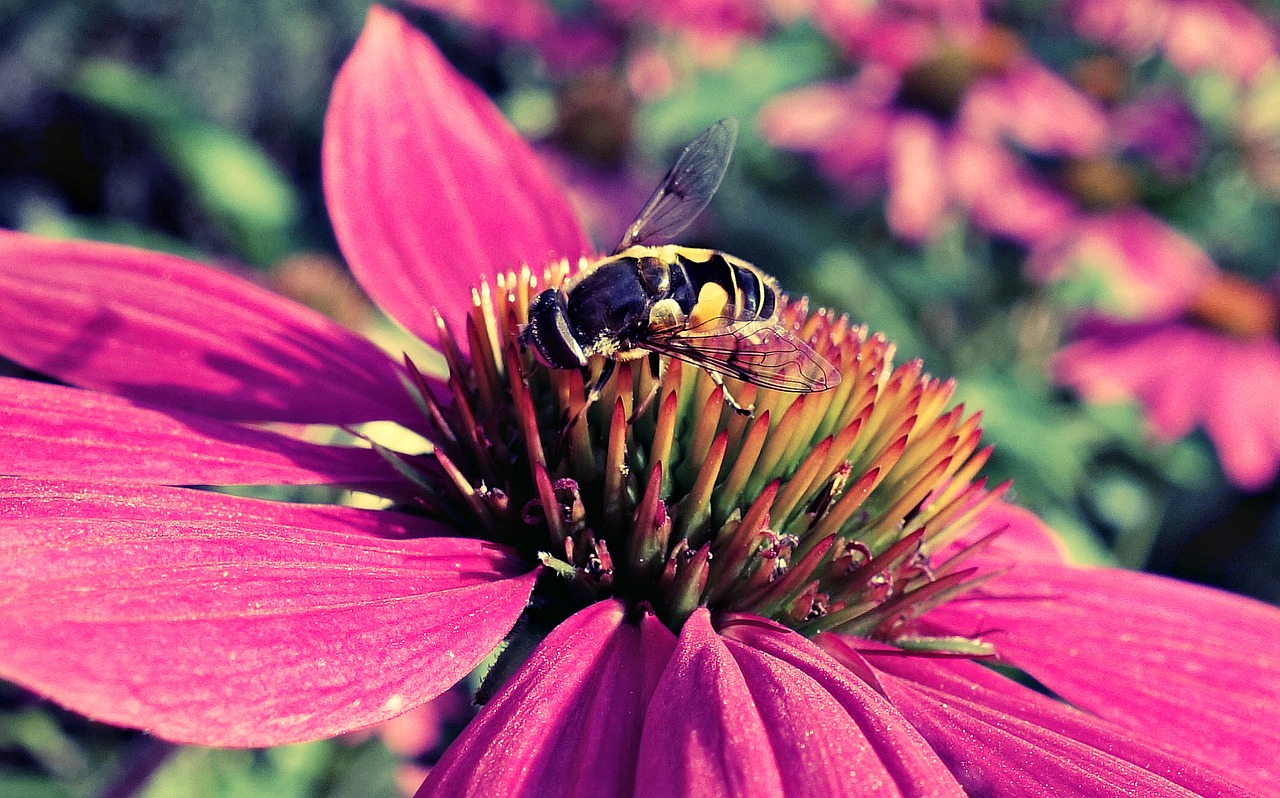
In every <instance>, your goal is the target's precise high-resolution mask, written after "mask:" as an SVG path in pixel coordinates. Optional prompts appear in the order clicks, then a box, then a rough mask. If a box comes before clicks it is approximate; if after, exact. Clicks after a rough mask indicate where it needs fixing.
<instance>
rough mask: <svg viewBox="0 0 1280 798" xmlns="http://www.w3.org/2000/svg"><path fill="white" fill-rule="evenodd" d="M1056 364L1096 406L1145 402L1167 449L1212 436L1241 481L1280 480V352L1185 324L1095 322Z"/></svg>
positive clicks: (1258, 484)
mask: <svg viewBox="0 0 1280 798" xmlns="http://www.w3.org/2000/svg"><path fill="white" fill-rule="evenodd" d="M1077 335H1078V336H1079V337H1078V339H1077V340H1076V341H1074V342H1072V343H1071V344H1069V345H1068V346H1067V347H1065V348H1064V349H1063V350H1062V351H1060V352H1058V353H1057V355H1056V356H1055V358H1054V364H1053V368H1054V378H1055V379H1056V380H1057V381H1058V382H1060V383H1062V384H1065V385H1070V386H1071V387H1073V388H1074V389H1076V390H1077V391H1079V392H1080V393H1081V394H1082V395H1083V396H1084V397H1086V398H1087V399H1089V400H1090V401H1094V402H1110V401H1117V400H1121V399H1134V400H1136V401H1138V402H1139V403H1140V404H1141V405H1142V407H1143V408H1144V410H1145V411H1146V413H1147V418H1148V420H1149V422H1150V424H1151V428H1152V430H1153V431H1154V432H1155V434H1156V435H1158V436H1159V437H1161V438H1163V439H1166V440H1168V439H1174V438H1178V437H1181V436H1183V435H1186V434H1187V433H1189V432H1191V430H1192V429H1194V428H1195V427H1197V426H1203V427H1204V429H1205V431H1206V432H1207V433H1208V435H1209V438H1210V440H1212V441H1213V445H1214V447H1215V449H1216V450H1217V452H1218V457H1219V458H1220V459H1221V461H1222V466H1223V469H1224V470H1225V471H1226V473H1227V476H1228V477H1229V478H1230V479H1231V481H1233V482H1235V483H1236V484H1237V485H1240V486H1242V487H1245V488H1249V489H1253V490H1257V489H1260V488H1263V487H1266V486H1267V485H1269V484H1270V483H1271V481H1272V480H1274V479H1275V477H1276V474H1277V472H1278V471H1280V416H1278V415H1277V414H1276V413H1275V412H1274V404H1275V402H1274V399H1275V396H1276V395H1277V392H1280V344H1277V343H1276V342H1275V341H1273V340H1270V339H1264V340H1256V341H1240V340H1237V339H1234V338H1230V337H1227V336H1225V335H1222V334H1220V333H1216V332H1213V331H1211V330H1206V329H1203V328H1200V327H1196V326H1193V325H1190V324H1184V323H1172V322H1171V323H1166V324H1142V325H1139V324H1122V323H1116V322H1110V321H1107V320H1104V319H1091V320H1089V322H1087V323H1086V324H1084V325H1082V327H1081V329H1080V331H1079V332H1078V333H1077Z"/></svg>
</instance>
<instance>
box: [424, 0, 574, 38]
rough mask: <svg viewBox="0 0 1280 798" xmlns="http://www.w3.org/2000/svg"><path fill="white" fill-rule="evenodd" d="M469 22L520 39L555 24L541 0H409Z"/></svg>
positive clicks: (536, 35) (538, 34) (537, 33)
mask: <svg viewBox="0 0 1280 798" xmlns="http://www.w3.org/2000/svg"><path fill="white" fill-rule="evenodd" d="M409 2H410V4H412V5H415V6H421V7H422V8H426V9H430V10H432V11H436V12H439V13H441V14H445V15H448V16H450V17H456V18H457V19H461V20H464V21H465V22H467V23H468V24H470V25H475V26H477V27H480V28H484V29H487V30H492V31H493V32H495V33H497V34H499V35H502V36H507V37H510V38H513V39H517V40H520V41H533V40H534V39H536V38H538V37H539V36H540V35H542V34H544V33H548V32H550V31H551V29H552V28H554V26H555V24H556V18H555V13H554V12H553V11H552V10H551V7H550V6H548V5H547V4H546V3H545V2H543V0H503V2H500V3H498V2H492V0H409Z"/></svg>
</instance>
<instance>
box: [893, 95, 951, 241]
mask: <svg viewBox="0 0 1280 798" xmlns="http://www.w3.org/2000/svg"><path fill="white" fill-rule="evenodd" d="M887 147H888V181H889V205H888V208H887V210H886V213H887V214H888V216H889V226H890V227H891V228H893V231H894V232H895V233H897V234H898V235H900V236H902V237H903V238H906V239H908V240H910V241H920V240H923V239H925V238H928V237H929V236H931V235H933V234H934V233H936V232H938V228H939V225H940V224H941V222H942V214H943V213H944V212H945V211H946V209H947V206H948V204H949V202H950V195H949V194H948V191H947V186H946V182H945V181H942V180H939V179H938V175H939V174H941V173H942V171H943V163H942V149H943V142H942V132H941V130H939V128H938V125H937V123H936V122H934V121H933V120H931V119H928V118H927V117H925V116H923V115H920V114H902V115H901V116H900V117H899V119H898V120H897V122H896V123H895V124H894V126H893V130H892V132H891V133H890V135H889V141H888V142H887Z"/></svg>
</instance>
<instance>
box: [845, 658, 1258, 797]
mask: <svg viewBox="0 0 1280 798" xmlns="http://www.w3.org/2000/svg"><path fill="white" fill-rule="evenodd" d="M865 656H866V657H867V658H869V659H870V661H871V662H872V663H874V664H875V666H876V667H877V668H882V669H884V671H887V672H882V673H880V675H879V678H880V683H881V684H883V685H884V686H885V689H886V690H887V692H888V695H889V697H890V698H891V699H892V700H893V703H894V706H896V707H898V708H899V709H900V710H902V712H903V713H904V714H906V716H907V717H908V718H909V719H910V720H911V723H912V724H913V725H914V726H915V727H916V728H917V729H919V730H920V732H921V733H922V734H924V735H925V737H926V738H927V739H928V740H929V742H930V744H931V745H932V746H933V747H934V749H935V750H936V751H937V752H938V754H939V755H940V756H942V757H943V758H944V759H945V760H946V761H947V762H949V763H950V765H951V768H952V771H953V772H955V773H956V775H957V777H958V778H959V779H960V780H961V782H962V783H963V784H964V787H965V790H967V794H969V795H983V796H990V798H1024V797H1025V798H1034V797H1035V796H1043V797H1044V798H1058V797H1059V796H1062V797H1063V798H1068V797H1071V798H1075V797H1077V796H1078V797H1079V798H1085V797H1086V796H1088V798H1094V797H1097V798H1103V797H1104V796H1105V797H1106V798H1111V797H1112V796H1121V795H1126V796H1127V795H1158V796H1178V795H1181V796H1193V795H1206V796H1207V795H1213V796H1218V795H1238V794H1240V791H1239V788H1238V787H1236V786H1234V785H1232V784H1231V783H1230V782H1227V781H1224V780H1223V779H1221V778H1219V777H1217V776H1215V775H1213V774H1211V773H1209V772H1207V771H1205V770H1204V769H1202V768H1200V767H1197V766H1196V765H1195V764H1194V763H1192V762H1191V761H1189V760H1188V758H1187V757H1186V756H1184V755H1182V754H1181V753H1173V752H1170V751H1164V750H1161V749H1159V748H1156V747H1154V746H1152V745H1149V744H1144V743H1142V742H1139V741H1138V740H1136V739H1135V738H1134V735H1133V733H1132V732H1130V731H1129V730H1127V729H1122V728H1120V727H1118V726H1114V725H1112V724H1110V723H1107V722H1106V721H1102V720H1099V719H1097V718H1095V717H1093V716H1091V715H1089V714H1087V713H1084V712H1081V711H1079V710H1076V709H1072V708H1071V707H1068V706H1066V705H1064V704H1061V703H1058V702H1057V701H1054V700H1053V699H1051V698H1048V697H1046V696H1043V695H1039V694H1037V693H1034V692H1032V691H1031V690H1028V689H1027V688H1025V687H1022V686H1020V685H1018V684H1015V683H1014V682H1012V681H1010V680H1008V679H1006V678H1004V677H1002V676H999V675H997V674H995V673H993V672H991V671H990V670H987V669H986V668H983V667H981V666H979V665H976V664H973V663H970V662H959V661H955V662H948V661H946V660H933V661H928V660H921V658H919V657H912V656H909V655H908V656H903V655H902V654H901V653H898V652H889V653H879V654H877V653H875V652H866V654H865ZM890 674H893V675H890Z"/></svg>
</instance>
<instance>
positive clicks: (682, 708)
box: [636, 609, 786, 798]
mask: <svg viewBox="0 0 1280 798" xmlns="http://www.w3.org/2000/svg"><path fill="white" fill-rule="evenodd" d="M772 747H773V745H772V742H771V741H770V739H769V731H768V730H767V729H766V728H765V718H764V717H762V716H761V714H760V711H759V710H758V709H757V708H756V706H755V702H754V700H753V698H752V696H751V690H750V688H749V687H748V685H747V680H746V677H745V676H744V675H743V673H742V671H741V669H739V667H738V664H737V663H736V662H735V661H734V659H733V656H732V654H730V652H729V649H728V647H727V646H726V645H725V643H724V641H723V640H721V639H720V636H719V635H717V634H716V633H715V630H713V629H712V628H711V620H710V616H709V615H708V614H707V611H706V610H705V609H702V610H698V611H697V612H695V613H694V614H693V615H692V616H691V617H690V618H689V620H687V621H685V624H684V628H683V629H681V631H680V637H679V640H678V641H677V643H676V648H675V652H674V653H673V654H672V656H671V661H670V662H669V663H668V664H667V668H666V671H665V672H664V673H663V674H662V679H661V680H660V681H659V682H658V687H657V690H656V691H655V693H654V696H653V699H652V700H651V701H650V703H649V708H648V712H647V714H646V715H645V720H644V736H643V737H642V738H641V743H640V761H639V768H638V770H637V772H636V794H637V795H643V796H646V797H647V798H648V797H652V798H667V797H669V798H677V797H687V798H697V796H723V795H733V796H740V797H742V798H746V797H748V796H761V798H765V797H766V796H767V797H768V798H773V797H774V796H780V795H785V794H786V792H785V791H784V788H783V785H784V783H785V781H786V774H784V773H782V772H781V771H780V769H779V765H778V761H777V760H776V758H775V757H774V755H773V753H772Z"/></svg>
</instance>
